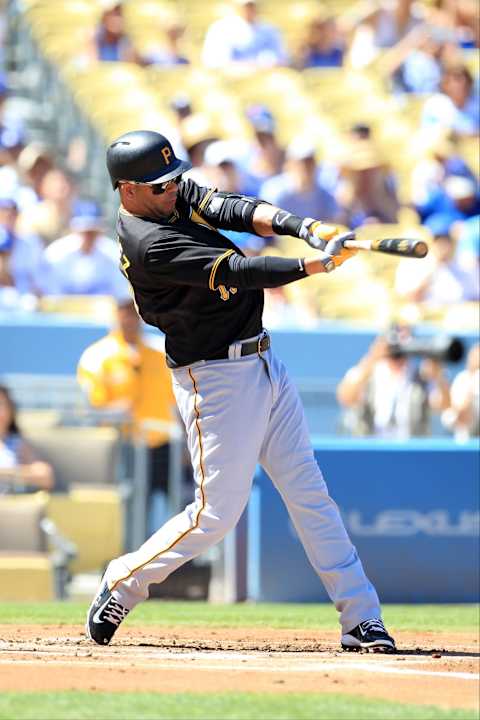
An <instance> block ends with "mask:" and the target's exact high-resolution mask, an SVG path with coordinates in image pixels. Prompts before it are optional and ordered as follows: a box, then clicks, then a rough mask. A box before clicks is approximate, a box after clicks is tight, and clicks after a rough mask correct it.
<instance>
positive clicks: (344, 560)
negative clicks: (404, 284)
mask: <svg viewBox="0 0 480 720" xmlns="http://www.w3.org/2000/svg"><path fill="white" fill-rule="evenodd" d="M107 167H108V170H109V173H110V177H111V181H112V185H113V187H114V189H118V191H119V193H120V198H121V203H122V204H121V207H120V211H119V216H118V234H119V239H120V245H121V253H122V254H121V265H122V269H123V272H124V273H125V274H126V275H127V277H128V279H129V281H130V283H131V285H132V288H133V292H134V297H135V302H136V304H137V307H138V311H139V313H140V315H141V316H142V318H143V319H144V320H145V322H147V323H150V324H151V325H154V326H156V327H158V328H160V330H162V331H163V332H164V333H165V337H166V355H167V364H168V365H169V367H170V368H171V371H172V379H173V380H172V382H173V391H174V394H175V398H176V402H177V405H178V409H179V412H180V415H181V417H182V420H183V422H184V423H185V427H186V431H187V437H188V446H189V451H190V455H191V460H192V465H193V470H194V474H195V481H196V486H197V487H196V492H195V499H194V501H193V502H192V503H191V504H190V505H188V506H187V507H186V508H185V510H184V511H183V512H181V513H179V514H178V515H176V516H175V517H173V518H171V519H170V520H169V521H168V522H167V523H166V524H165V525H163V527H161V528H160V529H159V530H158V531H157V532H156V533H155V534H154V535H152V537H151V538H149V539H148V540H147V541H146V542H145V543H144V544H143V545H142V546H141V547H140V548H139V549H138V550H137V551H136V552H132V553H128V554H126V555H123V556H122V557H119V558H117V559H115V560H112V562H110V564H109V565H108V567H107V570H106V572H105V575H104V577H103V579H102V582H101V584H100V588H99V590H98V593H97V595H96V596H95V598H94V600H93V602H92V605H91V606H90V609H89V611H88V616H87V625H86V631H87V636H88V637H89V638H90V639H91V640H93V641H95V642H96V643H98V644H99V645H106V644H108V643H109V642H110V640H111V639H112V637H113V635H114V633H115V631H116V630H117V628H118V627H119V625H120V623H121V622H122V620H124V618H125V617H126V616H127V614H128V613H129V612H130V610H132V608H134V607H135V605H137V603H139V602H141V601H142V600H145V599H146V598H147V597H148V588H149V585H150V584H151V583H159V582H162V581H163V580H165V578H167V577H168V575H170V573H171V572H173V571H174V570H176V569H177V568H178V567H180V566H181V565H183V564H184V563H186V562H187V561H189V560H191V559H192V558H194V557H196V556H197V555H199V554H200V553H202V552H204V551H205V550H206V549H207V548H208V547H210V546H211V545H212V544H214V543H217V542H219V541H220V540H221V539H222V538H223V537H224V535H225V534H226V533H227V532H228V531H229V530H230V529H231V528H232V527H234V525H235V524H236V522H237V521H238V519H239V517H240V515H241V514H242V511H243V510H244V508H245V505H246V503H247V501H248V497H249V493H250V488H251V484H252V478H253V476H254V472H255V467H256V465H257V463H260V464H261V465H262V466H263V467H264V468H265V470H266V471H267V473H268V474H269V476H270V477H271V479H272V482H273V483H274V484H275V486H276V487H277V489H278V491H279V492H280V493H281V495H282V497H283V500H284V502H285V504H286V506H287V508H288V512H289V513H290V517H291V519H292V521H293V523H294V525H295V528H296V530H297V532H298V534H299V537H300V538H301V540H302V543H303V546H304V548H305V551H306V553H307V556H308V558H309V560H310V562H311V564H312V566H313V567H314V569H315V570H316V572H317V573H318V575H319V576H320V578H321V580H322V582H323V584H324V586H325V588H326V589H327V591H328V593H329V596H330V598H331V599H332V601H333V602H334V604H335V606H336V608H337V610H338V611H339V613H340V623H341V627H342V635H341V643H342V646H343V647H344V648H345V649H356V650H359V649H362V648H367V649H370V648H371V649H374V650H376V651H383V652H394V651H395V642H394V640H393V638H392V637H390V635H389V634H388V633H387V631H386V629H385V627H384V625H383V622H382V620H381V611H380V604H379V600H378V596H377V593H376V591H375V589H374V587H373V586H372V584H371V583H370V582H369V580H368V578H367V577H366V575H365V572H364V570H363V567H362V564H361V562H360V559H359V557H358V555H357V552H356V549H355V547H354V546H353V545H352V543H351V541H350V539H349V537H348V535H347V533H346V530H345V528H344V526H343V523H342V520H341V517H340V514H339V511H338V508H337V506H336V504H335V503H334V501H333V500H332V499H331V498H330V497H329V495H328V490H327V487H326V485H325V482H324V480H323V477H322V473H321V472H320V469H319V467H318V465H317V463H316V461H315V458H314V454H313V450H312V447H311V444H310V439H309V433H308V429H307V425H306V421H305V417H304V412H303V408H302V405H301V402H300V399H299V396H298V394H297V392H296V390H295V388H294V387H293V385H292V382H291V381H290V379H289V377H288V375H287V373H286V370H285V367H284V366H283V364H282V363H281V361H280V360H279V359H278V358H277V357H275V355H274V354H273V352H272V349H271V347H270V338H269V336H268V334H267V332H266V331H265V330H264V329H263V326H262V309H263V288H266V287H277V286H281V285H285V284H286V283H290V282H293V281H296V280H301V279H302V278H305V277H307V276H309V275H313V274H317V273H328V272H332V271H333V270H335V268H336V267H338V266H339V265H341V264H342V263H343V262H344V261H345V260H347V259H348V258H349V257H350V256H351V255H352V251H351V250H347V249H346V248H344V247H343V245H342V240H344V239H345V235H343V236H342V235H339V232H338V229H337V228H336V227H334V226H332V225H326V224H324V223H322V222H320V221H317V220H314V219H312V218H299V217H296V216H294V215H292V214H290V213H288V212H286V211H285V210H281V209H279V208H276V207H273V206H271V205H269V204H267V203H265V202H262V200H259V199H256V198H252V197H245V196H242V195H236V194H232V193H223V192H219V191H217V190H215V189H211V188H202V187H199V186H198V185H196V184H195V183H194V182H193V181H191V180H182V173H185V172H186V171H187V170H189V168H190V163H189V162H186V161H183V160H180V159H178V158H177V157H175V154H174V152H173V149H172V146H171V144H170V142H169V141H168V140H167V138H165V137H164V136H163V135H161V134H159V133H156V132H150V131H144V130H140V131H134V132H129V133H126V134H124V135H122V136H121V137H120V138H118V139H117V140H115V141H114V142H113V143H112V144H111V145H110V146H109V148H108V151H107ZM221 230H236V231H246V232H250V233H256V234H257V235H260V236H269V235H272V234H273V233H276V234H278V235H282V234H287V235H293V236H297V237H300V238H302V239H304V240H305V241H306V242H307V243H309V244H310V245H311V246H313V247H315V248H317V250H318V252H317V253H316V255H315V256H314V257H309V258H307V259H303V258H293V259H291V258H279V257H245V256H244V255H243V253H242V252H241V250H239V249H238V248H237V247H236V246H235V245H234V244H233V243H232V242H230V241H229V240H228V239H227V238H226V237H224V236H223V235H222V234H221V232H220V231H221ZM348 237H352V235H351V234H349V235H348Z"/></svg>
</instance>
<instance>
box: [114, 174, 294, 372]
mask: <svg viewBox="0 0 480 720" xmlns="http://www.w3.org/2000/svg"><path fill="white" fill-rule="evenodd" d="M260 202H261V201H260V200H257V199H254V198H248V197H244V196H241V195H235V194H230V193H220V192H217V191H216V190H214V189H210V188H202V187H199V186H198V185H197V184H196V183H194V182H193V181H192V180H187V181H183V182H181V183H180V184H179V187H178V196H177V202H176V206H175V210H174V212H173V213H172V215H171V216H170V217H168V218H167V217H165V218H161V217H156V218H148V217H138V216H136V215H132V214H131V213H129V212H127V211H126V210H125V209H124V208H122V207H121V208H120V211H119V216H118V224H117V229H118V235H119V241H120V245H121V249H122V257H121V267H122V271H123V272H124V273H125V275H126V276H127V277H128V280H129V281H130V283H131V285H132V288H133V292H134V297H135V302H136V304H137V308H138V311H139V313H140V315H141V317H142V318H143V320H145V322H146V323H148V324H150V325H154V326H155V327H158V328H159V329H160V330H162V332H164V333H165V337H166V353H167V359H168V361H169V364H170V365H172V366H175V365H188V364H190V363H192V362H196V361H198V360H209V359H215V358H220V357H225V356H226V354H227V349H228V346H229V345H230V344H231V343H233V342H236V341H238V340H243V339H245V338H249V337H252V336H255V335H258V334H259V333H261V331H262V311H263V289H262V288H263V287H274V286H276V285H282V284H285V283H286V282H291V281H292V280H296V279H298V278H300V277H304V276H305V271H304V268H303V264H302V262H301V261H299V260H298V259H295V260H290V259H287V258H268V257H261V258H246V257H245V256H244V254H243V252H242V251H241V250H240V249H239V248H238V247H237V246H236V245H235V244H234V243H233V242H231V241H230V240H229V239H228V238H226V237H225V236H224V235H222V234H221V233H220V232H219V231H218V229H217V228H222V229H226V230H227V229H229V230H240V231H242V230H243V231H248V232H253V228H252V217H253V213H254V211H255V208H256V207H257V205H258V204H259V203H260Z"/></svg>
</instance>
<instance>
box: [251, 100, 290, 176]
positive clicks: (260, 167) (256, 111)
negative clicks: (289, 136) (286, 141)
mask: <svg viewBox="0 0 480 720" xmlns="http://www.w3.org/2000/svg"><path fill="white" fill-rule="evenodd" d="M246 115H247V120H248V121H249V123H250V125H251V128H252V130H253V142H251V143H250V144H248V146H247V147H246V149H245V152H244V154H243V157H242V159H241V164H242V167H243V169H244V170H245V172H246V173H248V174H249V175H250V176H252V177H254V178H256V179H257V181H258V182H259V183H262V182H263V181H264V180H266V179H267V178H269V177H272V176H273V175H278V174H279V173H281V172H282V170H283V164H284V162H285V150H284V148H283V147H282V146H281V145H280V143H279V142H278V139H277V135H276V123H275V119H274V117H273V115H272V113H271V112H270V110H269V109H268V108H267V107H265V105H251V106H250V107H249V108H247V112H246Z"/></svg>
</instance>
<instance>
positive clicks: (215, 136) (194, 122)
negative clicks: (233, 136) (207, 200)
mask: <svg viewBox="0 0 480 720" xmlns="http://www.w3.org/2000/svg"><path fill="white" fill-rule="evenodd" d="M219 134H220V133H219V131H218V130H217V128H215V127H214V126H213V123H212V121H211V118H210V117H209V116H208V115H206V114H205V113H200V112H197V113H191V114H189V115H187V116H186V117H185V118H184V120H183V121H182V123H181V125H180V136H181V142H182V145H183V147H184V148H185V150H186V152H187V154H188V157H189V159H190V162H191V163H192V170H189V174H188V177H189V178H191V179H192V180H194V181H195V182H196V183H198V184H199V185H209V184H210V176H209V169H208V168H207V167H206V165H205V162H204V161H205V151H206V149H207V148H208V146H209V145H211V143H214V142H216V141H217V140H219V139H220V138H219Z"/></svg>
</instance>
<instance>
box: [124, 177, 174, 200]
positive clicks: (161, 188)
mask: <svg viewBox="0 0 480 720" xmlns="http://www.w3.org/2000/svg"><path fill="white" fill-rule="evenodd" d="M181 180H182V175H177V176H176V177H174V178H172V179H171V180H166V182H164V183H155V184H153V183H145V182H137V180H122V183H124V184H125V183H130V184H131V185H148V187H151V188H152V194H153V195H163V193H164V192H166V191H167V190H168V188H169V187H170V186H171V185H178V184H179V183H180V182H181Z"/></svg>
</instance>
